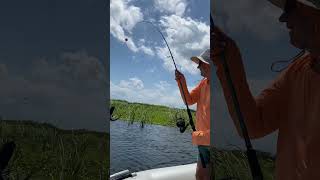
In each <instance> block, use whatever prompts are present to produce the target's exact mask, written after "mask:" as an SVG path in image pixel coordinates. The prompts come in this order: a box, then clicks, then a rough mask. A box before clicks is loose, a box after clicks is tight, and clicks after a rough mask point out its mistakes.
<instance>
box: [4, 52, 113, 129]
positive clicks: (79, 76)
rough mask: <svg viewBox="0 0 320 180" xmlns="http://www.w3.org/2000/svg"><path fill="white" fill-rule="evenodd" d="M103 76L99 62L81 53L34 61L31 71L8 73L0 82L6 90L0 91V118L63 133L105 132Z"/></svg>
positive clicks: (104, 78) (85, 53) (104, 85)
mask: <svg viewBox="0 0 320 180" xmlns="http://www.w3.org/2000/svg"><path fill="white" fill-rule="evenodd" d="M0 67H5V66H4V65H2V66H0ZM0 69H1V68H0ZM12 72H17V71H15V70H12ZM105 76H106V72H105V70H104V67H103V64H102V63H101V61H100V60H99V59H98V58H96V57H94V56H90V55H88V53H87V52H86V51H84V50H83V51H75V52H63V53H62V54H61V56H58V57H57V58H55V59H50V60H49V59H48V58H46V57H43V58H40V59H36V60H34V61H33V63H32V67H31V68H30V71H25V72H21V71H18V73H10V77H9V78H8V79H7V80H2V81H0V85H1V87H5V88H1V89H0V98H1V99H2V101H0V109H1V111H0V114H1V115H3V116H4V117H6V118H7V119H18V120H26V119H27V120H35V121H40V122H47V123H52V124H54V125H57V126H58V127H60V128H66V129H69V128H74V129H78V128H85V129H91V130H97V131H106V130H108V127H107V124H106V123H105V121H106V113H107V112H108V111H107V108H106V107H105V104H106V102H105V101H106V97H107V96H106V91H107V82H106V77H105Z"/></svg>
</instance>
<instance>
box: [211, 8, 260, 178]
mask: <svg viewBox="0 0 320 180" xmlns="http://www.w3.org/2000/svg"><path fill="white" fill-rule="evenodd" d="M210 24H211V28H214V22H213V18H212V15H211V13H210ZM211 46H212V45H211ZM220 56H221V57H222V64H223V69H224V73H225V75H226V79H227V82H228V86H229V90H230V92H231V96H232V100H233V103H234V108H235V110H236V114H237V116H238V121H239V124H240V129H241V131H242V136H243V137H244V140H245V144H246V148H247V152H246V153H247V157H248V162H249V166H250V169H251V175H252V178H253V180H263V175H262V172H261V168H260V165H259V162H258V158H257V154H256V151H255V150H254V149H253V147H252V144H251V141H250V138H249V135H248V130H247V126H246V124H245V122H244V118H243V115H242V113H241V110H240V104H239V101H238V98H237V94H236V90H235V87H234V84H233V82H232V79H231V75H230V70H229V67H228V64H227V62H226V58H225V56H224V53H221V54H220Z"/></svg>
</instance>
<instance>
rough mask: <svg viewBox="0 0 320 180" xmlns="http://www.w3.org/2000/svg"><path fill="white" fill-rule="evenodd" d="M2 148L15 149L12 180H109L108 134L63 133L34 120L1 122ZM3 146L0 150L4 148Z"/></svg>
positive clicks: (65, 131)
mask: <svg viewBox="0 0 320 180" xmlns="http://www.w3.org/2000/svg"><path fill="white" fill-rule="evenodd" d="M0 127H1V128H0V129H1V133H0V135H1V141H0V145H1V146H2V144H4V143H5V142H8V141H14V142H15V144H16V149H15V151H14V154H13V157H12V158H11V160H10V162H9V165H8V168H7V171H8V172H9V173H6V174H5V176H6V177H7V178H9V179H14V180H20V179H35V180H37V179H52V180H55V179H57V180H58V179H59V180H60V179H68V180H69V179H70V180H71V179H88V180H89V179H106V178H107V177H109V158H110V157H109V147H110V145H109V134H107V133H101V132H94V131H87V130H84V129H80V130H62V129H59V128H56V127H54V126H53V125H50V124H46V123H37V122H33V121H17V120H5V121H3V120H2V121H0ZM1 146H0V147H1Z"/></svg>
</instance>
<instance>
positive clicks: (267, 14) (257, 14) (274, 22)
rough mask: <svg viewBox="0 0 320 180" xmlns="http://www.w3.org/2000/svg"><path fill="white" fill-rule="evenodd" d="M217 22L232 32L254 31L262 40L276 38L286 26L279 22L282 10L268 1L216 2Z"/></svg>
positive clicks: (230, 0) (235, 0)
mask: <svg viewBox="0 0 320 180" xmlns="http://www.w3.org/2000/svg"><path fill="white" fill-rule="evenodd" d="M215 7H216V8H215V16H216V17H215V21H216V24H217V25H219V26H220V27H222V28H223V29H225V30H226V31H228V32H231V33H242V32H246V33H252V34H253V35H254V36H255V38H257V39H260V40H275V39H277V38H279V37H280V36H281V33H283V32H284V31H283V30H284V26H281V24H280V23H279V22H278V17H279V16H280V14H281V10H280V9H279V8H276V7H275V6H273V5H272V4H271V3H269V2H267V1H256V0H243V1H241V2H240V1H237V0H224V1H217V2H216V3H215Z"/></svg>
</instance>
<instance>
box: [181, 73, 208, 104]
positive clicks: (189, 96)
mask: <svg viewBox="0 0 320 180" xmlns="http://www.w3.org/2000/svg"><path fill="white" fill-rule="evenodd" d="M202 82H203V80H202V81H201V82H200V83H199V84H198V85H197V86H196V87H195V88H194V89H192V90H191V92H190V93H189V91H188V88H187V83H186V81H185V79H182V82H181V84H182V86H183V88H182V89H183V92H184V95H185V96H186V100H187V104H188V105H193V104H195V103H196V102H197V101H198V100H199V97H200V89H201V86H202ZM177 83H178V86H179V89H180V93H181V96H182V99H184V97H183V96H184V95H183V94H182V89H181V84H180V83H179V82H177Z"/></svg>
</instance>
